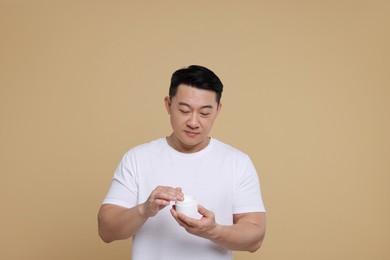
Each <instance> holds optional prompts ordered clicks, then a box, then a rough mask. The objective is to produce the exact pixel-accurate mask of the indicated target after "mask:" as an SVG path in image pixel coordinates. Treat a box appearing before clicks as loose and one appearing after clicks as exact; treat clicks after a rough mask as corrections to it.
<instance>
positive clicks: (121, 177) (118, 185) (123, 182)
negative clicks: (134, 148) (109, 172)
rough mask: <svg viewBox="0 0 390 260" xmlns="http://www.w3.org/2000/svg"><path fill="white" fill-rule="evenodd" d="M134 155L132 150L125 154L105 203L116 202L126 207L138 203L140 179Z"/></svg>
mask: <svg viewBox="0 0 390 260" xmlns="http://www.w3.org/2000/svg"><path fill="white" fill-rule="evenodd" d="M133 157H134V156H132V154H131V153H130V152H128V153H126V154H125V155H124V156H123V158H122V160H121V161H120V163H119V165H118V167H117V168H116V170H115V173H114V176H113V178H112V182H111V186H110V188H109V191H108V193H107V196H106V197H105V199H104V201H103V204H115V205H118V206H122V207H126V208H131V207H134V206H135V205H137V198H138V184H137V183H138V181H137V175H136V164H135V160H134V159H133Z"/></svg>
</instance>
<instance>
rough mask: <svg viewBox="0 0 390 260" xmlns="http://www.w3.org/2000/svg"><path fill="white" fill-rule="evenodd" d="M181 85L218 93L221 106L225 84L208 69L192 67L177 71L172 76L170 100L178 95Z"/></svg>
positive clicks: (217, 96)
mask: <svg viewBox="0 0 390 260" xmlns="http://www.w3.org/2000/svg"><path fill="white" fill-rule="evenodd" d="M180 84H185V85H188V86H191V87H194V88H199V89H206V90H211V91H214V92H215V93H216V101H217V103H218V104H219V102H220V101H221V97H222V91H223V84H222V82H221V80H220V79H219V78H218V76H217V75H215V73H214V72H212V71H211V70H209V69H208V68H205V67H202V66H199V65H191V66H188V67H186V68H182V69H179V70H177V71H175V72H174V73H173V74H172V77H171V85H170V87H169V97H170V98H172V97H174V96H175V95H176V93H177V88H178V87H179V85H180Z"/></svg>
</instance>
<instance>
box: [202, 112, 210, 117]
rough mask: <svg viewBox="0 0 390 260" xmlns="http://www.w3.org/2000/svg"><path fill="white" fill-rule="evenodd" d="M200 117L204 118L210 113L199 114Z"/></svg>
mask: <svg viewBox="0 0 390 260" xmlns="http://www.w3.org/2000/svg"><path fill="white" fill-rule="evenodd" d="M200 115H201V116H204V117H206V116H208V115H210V113H200Z"/></svg>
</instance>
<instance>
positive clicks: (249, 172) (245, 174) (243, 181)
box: [233, 156, 265, 214]
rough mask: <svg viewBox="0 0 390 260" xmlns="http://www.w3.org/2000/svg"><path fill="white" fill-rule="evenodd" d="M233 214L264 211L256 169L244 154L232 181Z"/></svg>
mask: <svg viewBox="0 0 390 260" xmlns="http://www.w3.org/2000/svg"><path fill="white" fill-rule="evenodd" d="M233 196H234V201H233V214H241V213H249V212H265V207H264V203H263V199H262V196H261V189H260V181H259V177H258V175H257V171H256V169H255V167H254V165H253V163H252V161H251V159H250V158H249V157H248V156H246V157H245V159H244V162H243V164H242V166H241V167H240V169H238V171H237V175H236V178H235V183H234V194H233Z"/></svg>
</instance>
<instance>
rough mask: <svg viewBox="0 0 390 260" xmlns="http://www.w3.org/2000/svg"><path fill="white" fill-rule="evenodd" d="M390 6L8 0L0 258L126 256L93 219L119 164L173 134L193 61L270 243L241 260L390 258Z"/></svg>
mask: <svg viewBox="0 0 390 260" xmlns="http://www.w3.org/2000/svg"><path fill="white" fill-rule="evenodd" d="M389 13H390V1H372V0H367V1H287V0H286V1H154V2H146V1H27V0H26V1H0V37H1V38H0V39H1V40H0V124H1V127H0V183H1V186H0V203H1V204H0V205H1V214H0V226H1V228H0V229H1V231H0V234H1V235H0V248H1V249H0V259H23V260H24V259H58V260H61V259H130V253H131V251H130V244H131V241H130V240H128V241H119V242H114V243H111V244H104V243H103V242H101V241H100V239H99V237H98V235H97V225H96V213H97V211H98V208H99V206H100V203H101V201H102V200H103V198H104V196H105V194H106V192H107V189H108V185H109V183H110V179H111V176H112V174H113V171H114V170H115V168H116V165H117V163H118V162H119V160H120V158H121V156H122V155H123V153H124V152H126V151H127V150H128V149H129V148H131V147H132V146H134V145H137V144H140V143H143V142H147V141H149V140H151V139H155V138H158V137H161V136H165V135H168V134H169V133H170V125H169V121H168V116H167V114H166V112H165V110H164V107H163V97H164V96H165V95H166V94H167V92H168V85H169V79H170V75H171V73H172V72H173V71H174V70H176V69H178V68H180V67H183V66H186V65H190V64H201V65H205V66H207V67H209V68H211V69H212V70H214V71H215V72H216V73H217V74H218V75H219V76H220V77H221V79H222V81H223V83H224V85H225V92H224V95H223V98H222V101H223V110H222V114H221V115H220V117H219V119H218V120H217V122H216V125H215V128H214V130H213V133H212V135H213V136H214V137H216V138H218V139H220V140H222V141H224V142H227V143H229V144H231V145H234V146H236V147H237V148H239V149H241V150H243V151H245V152H246V153H248V154H249V155H250V156H251V157H252V159H253V161H254V163H255V165H256V167H257V169H258V171H259V176H260V180H261V183H262V191H263V196H264V200H265V203H266V206H267V211H268V213H267V214H268V215H267V216H268V230H267V231H268V232H267V237H266V240H265V242H264V245H263V248H262V249H261V250H260V251H258V252H257V253H255V254H250V253H236V259H241V260H249V259H268V260H274V259H300V260H306V259H307V260H309V259H310V260H312V259H319V260H321V259H355V260H360V259H361V260H363V259H364V260H366V259H376V260H385V259H390V250H389V244H390V235H389V234H390V224H389V221H390V203H389V198H390V189H389V184H390V160H389V154H390V138H389V133H390V116H389V112H390V73H389V72H390V71H389V69H390V52H389V50H390V47H389V46H390V37H389V36H390V15H389Z"/></svg>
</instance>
